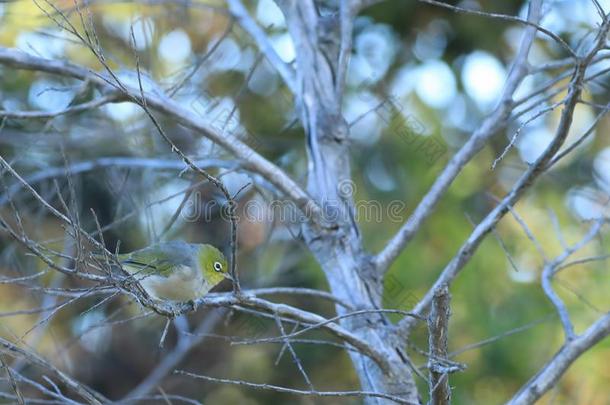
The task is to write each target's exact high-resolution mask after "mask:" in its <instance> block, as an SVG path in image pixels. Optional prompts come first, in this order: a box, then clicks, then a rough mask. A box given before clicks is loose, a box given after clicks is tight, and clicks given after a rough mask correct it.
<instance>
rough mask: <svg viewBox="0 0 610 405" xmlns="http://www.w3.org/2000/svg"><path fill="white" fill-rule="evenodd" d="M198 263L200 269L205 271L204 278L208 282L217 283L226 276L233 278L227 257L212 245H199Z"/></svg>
mask: <svg viewBox="0 0 610 405" xmlns="http://www.w3.org/2000/svg"><path fill="white" fill-rule="evenodd" d="M197 246H199V249H198V252H197V263H198V265H199V270H200V271H201V272H202V273H203V278H204V279H205V280H207V282H208V283H210V284H212V285H216V284H218V283H220V282H221V281H222V280H224V279H225V278H229V279H230V278H231V276H230V275H229V264H228V263H227V259H226V258H225V256H224V255H223V254H222V253H221V252H220V250H218V249H216V248H215V247H214V246H212V245H197Z"/></svg>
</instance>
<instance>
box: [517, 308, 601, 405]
mask: <svg viewBox="0 0 610 405" xmlns="http://www.w3.org/2000/svg"><path fill="white" fill-rule="evenodd" d="M608 335H610V313H607V314H606V315H604V316H603V317H602V318H600V319H599V320H597V321H596V322H595V323H594V324H593V325H591V326H590V327H589V328H588V329H587V330H586V331H585V333H583V334H582V335H580V336H577V337H575V338H574V339H572V340H570V341H568V342H566V343H565V344H564V345H563V346H562V347H561V349H559V351H558V352H557V353H556V354H555V356H553V358H552V359H551V360H550V361H549V362H548V363H547V364H546V365H545V366H544V367H543V368H542V369H541V370H540V371H539V372H538V374H536V375H535V376H534V377H532V378H531V379H530V380H529V381H528V382H527V383H526V384H525V385H524V386H523V387H522V388H521V389H520V390H519V392H517V394H515V396H514V397H513V398H512V399H511V400H510V401H508V402H507V403H506V405H528V404H533V403H535V402H536V401H537V400H538V399H540V397H542V395H544V393H546V392H547V391H548V390H549V389H551V388H552V387H554V386H555V384H557V382H558V381H559V379H560V378H561V377H562V376H563V374H564V373H565V372H566V371H567V369H568V367H570V366H571V365H572V363H574V362H575V361H576V360H577V359H578V358H579V357H580V356H581V355H582V354H583V353H585V352H586V351H587V350H589V349H590V348H592V347H593V346H594V345H595V344H596V343H597V342H599V341H600V340H602V339H604V338H605V337H607V336H608Z"/></svg>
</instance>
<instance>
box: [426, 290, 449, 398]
mask: <svg viewBox="0 0 610 405" xmlns="http://www.w3.org/2000/svg"><path fill="white" fill-rule="evenodd" d="M450 301H451V295H450V294H449V288H448V287H447V286H442V287H441V288H440V289H438V290H436V291H435V293H434V299H433V300H432V310H431V311H430V315H429V316H428V331H429V337H428V342H429V352H430V357H429V358H428V369H429V370H430V403H431V404H432V405H448V404H450V403H451V387H450V386H449V372H448V371H447V366H446V364H444V363H443V360H446V359H447V339H448V337H447V335H448V330H449V316H450V312H451V309H450Z"/></svg>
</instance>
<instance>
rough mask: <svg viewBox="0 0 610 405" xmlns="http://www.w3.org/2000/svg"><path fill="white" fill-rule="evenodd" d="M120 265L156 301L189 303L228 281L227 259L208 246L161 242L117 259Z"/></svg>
mask: <svg viewBox="0 0 610 405" xmlns="http://www.w3.org/2000/svg"><path fill="white" fill-rule="evenodd" d="M118 259H119V262H120V263H121V266H122V267H123V268H124V269H125V270H126V271H127V272H128V273H130V274H131V275H133V277H134V278H135V279H136V280H138V282H139V283H140V285H141V286H142V288H144V290H146V292H147V293H148V294H149V295H150V296H151V297H152V298H156V299H158V300H171V301H190V300H194V299H196V298H199V297H201V296H203V295H205V294H207V293H208V291H210V290H211V289H212V288H214V286H216V285H217V284H219V283H220V282H221V281H222V280H224V279H225V278H227V279H231V276H230V275H229V266H228V264H227V259H226V258H225V257H224V255H223V254H222V253H221V252H220V250H218V249H216V248H215V247H214V246H211V245H204V244H198V243H186V242H183V241H170V242H162V243H158V244H156V245H152V246H149V247H147V248H144V249H140V250H136V251H135V252H131V253H126V254H121V255H119V256H118Z"/></svg>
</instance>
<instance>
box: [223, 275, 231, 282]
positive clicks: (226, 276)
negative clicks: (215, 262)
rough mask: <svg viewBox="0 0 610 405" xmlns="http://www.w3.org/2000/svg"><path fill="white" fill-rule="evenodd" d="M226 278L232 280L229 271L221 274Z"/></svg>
mask: <svg viewBox="0 0 610 405" xmlns="http://www.w3.org/2000/svg"><path fill="white" fill-rule="evenodd" d="M222 275H223V276H224V277H225V278H226V279H228V280H231V281H233V277H232V276H231V275H230V274H229V273H223V274H222Z"/></svg>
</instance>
